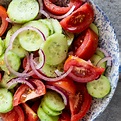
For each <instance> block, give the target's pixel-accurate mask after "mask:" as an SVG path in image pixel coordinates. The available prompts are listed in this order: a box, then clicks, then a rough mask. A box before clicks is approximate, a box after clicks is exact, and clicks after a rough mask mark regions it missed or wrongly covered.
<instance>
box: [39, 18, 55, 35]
mask: <svg viewBox="0 0 121 121" xmlns="http://www.w3.org/2000/svg"><path fill="white" fill-rule="evenodd" d="M39 21H41V22H42V23H43V24H45V25H46V26H47V27H48V28H49V33H50V34H49V35H51V34H53V33H54V29H53V26H52V23H51V22H50V20H49V19H40V20H39Z"/></svg>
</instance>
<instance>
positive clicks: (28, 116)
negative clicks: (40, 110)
mask: <svg viewBox="0 0 121 121" xmlns="http://www.w3.org/2000/svg"><path fill="white" fill-rule="evenodd" d="M22 107H23V109H24V112H25V121H38V119H39V118H38V116H37V114H36V113H35V112H34V111H33V110H32V109H31V108H30V107H29V106H28V105H27V104H26V103H22Z"/></svg>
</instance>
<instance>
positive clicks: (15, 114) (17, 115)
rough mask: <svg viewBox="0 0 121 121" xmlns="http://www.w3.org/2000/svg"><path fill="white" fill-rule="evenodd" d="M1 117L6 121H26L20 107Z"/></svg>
mask: <svg viewBox="0 0 121 121" xmlns="http://www.w3.org/2000/svg"><path fill="white" fill-rule="evenodd" d="M0 116H1V117H2V119H3V120H4V121H24V112H23V110H22V108H21V107H20V106H15V107H14V108H13V109H12V110H11V111H9V112H7V113H2V114H0Z"/></svg>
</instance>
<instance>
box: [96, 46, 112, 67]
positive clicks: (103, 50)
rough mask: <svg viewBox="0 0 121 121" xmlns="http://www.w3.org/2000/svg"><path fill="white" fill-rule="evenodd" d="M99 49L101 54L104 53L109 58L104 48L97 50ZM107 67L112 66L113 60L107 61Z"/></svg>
mask: <svg viewBox="0 0 121 121" xmlns="http://www.w3.org/2000/svg"><path fill="white" fill-rule="evenodd" d="M97 49H98V50H100V51H101V52H103V53H104V55H105V57H109V54H108V52H107V51H106V50H105V49H103V48H97ZM107 66H111V59H108V60H107Z"/></svg>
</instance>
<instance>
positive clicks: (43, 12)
mask: <svg viewBox="0 0 121 121" xmlns="http://www.w3.org/2000/svg"><path fill="white" fill-rule="evenodd" d="M38 3H39V6H40V12H39V14H43V15H44V16H45V17H46V18H50V16H49V14H48V13H47V12H46V11H45V10H44V8H43V2H42V0H38Z"/></svg>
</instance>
